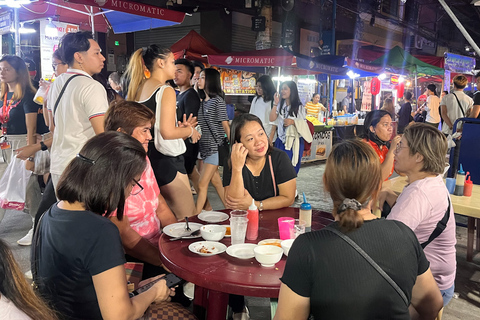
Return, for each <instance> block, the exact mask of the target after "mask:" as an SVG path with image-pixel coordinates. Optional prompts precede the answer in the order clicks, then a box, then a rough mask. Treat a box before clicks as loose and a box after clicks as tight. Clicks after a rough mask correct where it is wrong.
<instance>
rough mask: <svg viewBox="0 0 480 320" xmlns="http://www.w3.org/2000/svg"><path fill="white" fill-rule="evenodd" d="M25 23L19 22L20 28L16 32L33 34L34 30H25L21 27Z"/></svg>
mask: <svg viewBox="0 0 480 320" xmlns="http://www.w3.org/2000/svg"><path fill="white" fill-rule="evenodd" d="M24 23H25V22H20V28H19V29H18V31H20V33H22V34H28V33H35V32H36V30H35V29H34V28H25V27H24V26H23V25H24Z"/></svg>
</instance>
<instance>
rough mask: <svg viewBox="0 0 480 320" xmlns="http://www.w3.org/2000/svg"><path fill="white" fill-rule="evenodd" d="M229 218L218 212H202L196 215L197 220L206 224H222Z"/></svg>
mask: <svg viewBox="0 0 480 320" xmlns="http://www.w3.org/2000/svg"><path fill="white" fill-rule="evenodd" d="M228 218H230V216H229V215H228V214H226V213H223V212H220V211H202V212H201V213H200V214H199V215H198V219H200V220H202V221H205V222H208V223H217V222H223V221H225V220H227V219H228Z"/></svg>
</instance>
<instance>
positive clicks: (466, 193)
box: [463, 171, 473, 197]
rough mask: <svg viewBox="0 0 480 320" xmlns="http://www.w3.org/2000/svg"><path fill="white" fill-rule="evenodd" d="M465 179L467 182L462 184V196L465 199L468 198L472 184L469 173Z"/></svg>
mask: <svg viewBox="0 0 480 320" xmlns="http://www.w3.org/2000/svg"><path fill="white" fill-rule="evenodd" d="M465 177H468V180H467V179H465V183H464V184H463V195H464V196H465V197H470V196H471V195H472V189H473V182H472V180H471V178H472V176H471V175H470V172H468V171H467V175H466V176H465Z"/></svg>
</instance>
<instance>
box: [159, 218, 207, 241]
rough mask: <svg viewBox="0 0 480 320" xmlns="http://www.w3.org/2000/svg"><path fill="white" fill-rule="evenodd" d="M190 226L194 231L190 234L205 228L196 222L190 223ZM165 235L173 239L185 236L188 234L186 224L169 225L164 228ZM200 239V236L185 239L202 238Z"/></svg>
mask: <svg viewBox="0 0 480 320" xmlns="http://www.w3.org/2000/svg"><path fill="white" fill-rule="evenodd" d="M188 226H189V227H190V229H192V231H190V232H193V231H197V230H198V229H200V227H201V226H203V224H200V223H196V222H189V223H188ZM163 233H165V234H166V235H167V236H170V237H173V238H175V237H181V236H182V235H183V234H185V233H187V231H185V222H178V223H172V224H169V225H168V226H165V227H164V228H163ZM200 237H201V235H200V234H199V235H197V236H190V237H184V239H194V238H200Z"/></svg>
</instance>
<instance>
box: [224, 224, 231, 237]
mask: <svg viewBox="0 0 480 320" xmlns="http://www.w3.org/2000/svg"><path fill="white" fill-rule="evenodd" d="M225 228H227V231H226V232H225V238H230V237H231V236H232V227H231V226H225ZM227 233H229V234H227Z"/></svg>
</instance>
